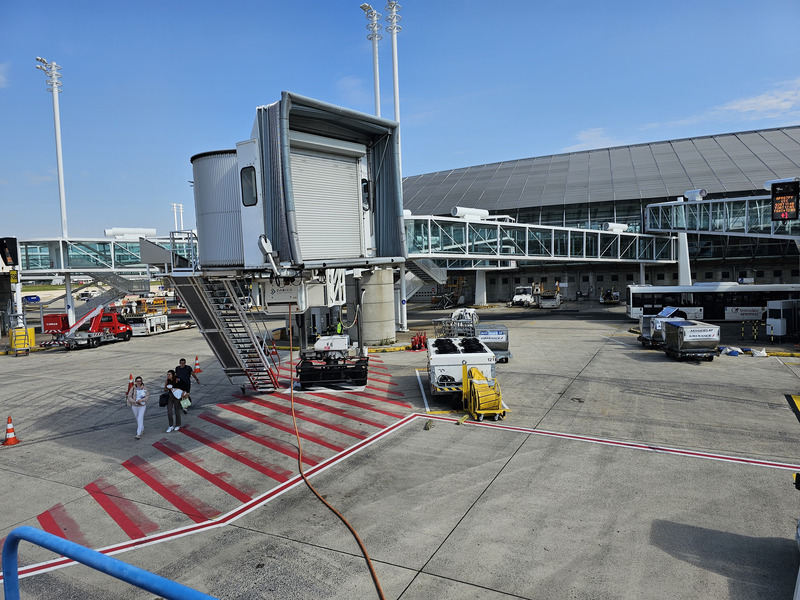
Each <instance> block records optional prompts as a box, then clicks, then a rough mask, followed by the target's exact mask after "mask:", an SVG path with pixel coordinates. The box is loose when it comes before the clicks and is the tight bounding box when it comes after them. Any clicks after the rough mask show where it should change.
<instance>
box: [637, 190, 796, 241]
mask: <svg viewBox="0 0 800 600" xmlns="http://www.w3.org/2000/svg"><path fill="white" fill-rule="evenodd" d="M645 229H646V230H647V231H648V232H651V233H665V234H677V233H699V234H705V235H725V236H738V237H755V238H770V239H784V240H794V241H795V242H797V241H800V220H794V221H773V220H772V198H771V196H769V195H765V196H753V197H750V198H735V199H730V198H729V199H722V200H700V201H687V202H683V201H678V202H661V203H659V204H650V205H649V206H647V207H646V208H645Z"/></svg>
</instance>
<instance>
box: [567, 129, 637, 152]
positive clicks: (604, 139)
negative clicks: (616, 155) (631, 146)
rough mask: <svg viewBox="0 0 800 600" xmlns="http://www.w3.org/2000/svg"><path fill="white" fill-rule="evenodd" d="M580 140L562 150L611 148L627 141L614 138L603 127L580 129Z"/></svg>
mask: <svg viewBox="0 0 800 600" xmlns="http://www.w3.org/2000/svg"><path fill="white" fill-rule="evenodd" d="M576 137H577V139H578V140H579V141H578V143H577V144H574V145H572V146H567V147H566V148H563V149H562V150H561V151H562V152H578V151H580V150H592V149H594V148H611V147H613V146H624V145H625V144H626V143H627V142H624V141H621V140H618V139H614V138H613V137H611V136H609V135H607V134H606V130H605V129H603V128H602V127H595V128H593V129H584V130H583V131H579V132H578V135H577V136H576Z"/></svg>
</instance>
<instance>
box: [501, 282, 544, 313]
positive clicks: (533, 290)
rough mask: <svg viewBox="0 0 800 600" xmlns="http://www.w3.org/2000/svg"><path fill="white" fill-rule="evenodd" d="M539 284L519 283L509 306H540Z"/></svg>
mask: <svg viewBox="0 0 800 600" xmlns="http://www.w3.org/2000/svg"><path fill="white" fill-rule="evenodd" d="M540 291H541V290H540V288H539V285H538V284H536V285H518V286H517V287H516V288H514V295H513V296H512V298H511V302H509V303H508V305H509V306H524V307H525V308H528V307H531V306H533V307H534V308H535V307H537V306H539V294H540Z"/></svg>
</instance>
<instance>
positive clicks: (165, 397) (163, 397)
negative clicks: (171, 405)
mask: <svg viewBox="0 0 800 600" xmlns="http://www.w3.org/2000/svg"><path fill="white" fill-rule="evenodd" d="M167 400H169V392H161V395H160V396H159V397H158V405H159V406H161V407H164V406H166V405H167Z"/></svg>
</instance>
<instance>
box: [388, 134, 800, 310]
mask: <svg viewBox="0 0 800 600" xmlns="http://www.w3.org/2000/svg"><path fill="white" fill-rule="evenodd" d="M797 176H800V126H795V127H780V128H776V129H764V130H757V131H744V132H739V133H726V134H720V135H710V136H704V137H696V138H686V139H678V140H671V141H662V142H651V143H645V144H634V145H630V146H619V147H613V148H603V149H597V150H587V151H580V152H570V153H565V154H555V155H552V156H541V157H536V158H521V159H518V160H511V161H505V162H499V163H493V164H486V165H476V166H470V167H464V168H460V169H453V170H450V171H439V172H436V173H428V174H424V175H415V176H411V177H406V178H405V179H404V181H403V204H404V208H405V209H406V210H407V211H410V212H411V213H412V214H413V215H436V216H442V215H450V214H451V210H452V209H453V208H454V207H457V206H458V207H466V208H470V209H484V210H487V211H489V213H490V214H491V215H493V216H497V215H507V216H509V217H511V218H513V219H514V220H516V222H518V223H531V224H537V225H548V226H556V227H574V228H583V229H602V228H603V227H604V225H606V224H608V223H615V224H624V225H626V226H627V231H632V232H640V233H646V231H645V229H646V228H645V212H646V210H645V209H646V207H647V206H648V205H652V204H655V203H662V202H669V201H676V200H679V199H681V197H682V196H683V195H684V194H685V192H686V191H687V190H696V189H699V188H703V189H705V190H706V192H707V194H706V196H705V200H714V199H728V198H747V197H764V196H765V195H767V196H768V195H769V192H768V191H766V190H765V187H764V184H765V182H767V181H770V180H775V179H784V178H791V177H797ZM768 202H769V200H768V199H767V200H766V203H767V204H768ZM767 210H768V207H767ZM769 218H770V214H769V213H768V212H767V213H766V219H767V220H769ZM688 242H689V257H690V264H691V276H692V280H693V281H694V282H706V281H740V282H746V283H800V264H799V262H798V248H797V245H796V243H795V241H793V240H792V239H790V238H787V237H783V238H769V237H740V236H725V235H718V234H715V235H704V234H689V235H688ZM449 275H450V276H451V277H453V276H454V275H456V273H455V272H454V271H452V270H451V271H450V272H449ZM460 275H461V276H462V277H463V279H465V280H466V281H467V282H469V281H470V279H472V280H474V271H472V272H470V271H464V272H463V273H460ZM640 278H641V271H640V269H639V266H638V265H635V264H631V263H613V262H602V263H599V262H593V263H590V262H585V263H582V264H581V263H575V262H569V263H567V262H564V263H558V262H554V261H548V262H545V261H541V262H533V261H526V262H518V263H517V268H516V269H513V270H497V271H495V272H494V273H492V272H491V271H490V272H488V273H487V275H486V293H487V299H488V300H489V301H506V300H509V299H510V298H511V295H512V294H513V290H514V287H515V286H517V285H527V284H532V283H541V284H542V287H543V288H552V287H555V284H556V282H558V283H559V285H560V287H561V289H562V292H563V293H564V296H565V297H566V298H570V297H571V298H573V299H574V298H575V297H576V295H578V294H581V295H584V296H589V297H594V296H596V295H597V294H598V293H599V291H600V290H603V289H609V288H616V289H617V290H619V291H621V292H623V297H624V289H625V288H626V287H627V286H628V285H631V284H634V283H637V284H638V283H646V284H647V283H649V284H653V285H670V284H677V283H678V265H677V264H666V265H649V266H647V267H646V269H644V278H645V280H644V281H641V280H640ZM468 285H469V284H468Z"/></svg>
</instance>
